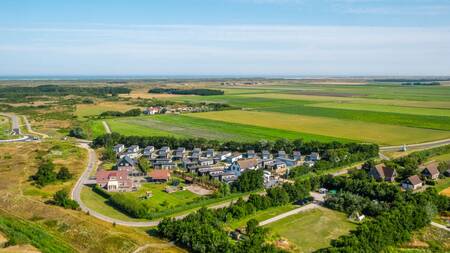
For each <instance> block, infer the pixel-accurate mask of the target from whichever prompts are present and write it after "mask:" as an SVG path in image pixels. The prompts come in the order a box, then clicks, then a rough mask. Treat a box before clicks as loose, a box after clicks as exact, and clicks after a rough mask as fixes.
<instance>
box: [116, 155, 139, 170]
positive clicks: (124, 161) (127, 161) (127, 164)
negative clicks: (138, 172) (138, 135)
mask: <svg viewBox="0 0 450 253" xmlns="http://www.w3.org/2000/svg"><path fill="white" fill-rule="evenodd" d="M135 165H136V162H135V161H134V160H133V159H132V158H131V157H129V156H127V155H126V156H124V157H122V158H121V159H120V160H119V161H118V162H117V170H119V171H128V172H132V171H134V170H135Z"/></svg>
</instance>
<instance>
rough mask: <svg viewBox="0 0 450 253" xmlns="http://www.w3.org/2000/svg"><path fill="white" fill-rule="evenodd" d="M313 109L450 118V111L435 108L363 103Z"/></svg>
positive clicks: (328, 105) (325, 105)
mask: <svg viewBox="0 0 450 253" xmlns="http://www.w3.org/2000/svg"><path fill="white" fill-rule="evenodd" d="M311 106H313V107H321V108H333V109H345V110H357V111H371V112H392V113H401V114H411V115H429V116H442V117H450V109H434V108H417V107H405V106H392V105H374V104H362V103H342V102H340V103H317V104H313V105H311Z"/></svg>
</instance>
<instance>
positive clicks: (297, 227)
mask: <svg viewBox="0 0 450 253" xmlns="http://www.w3.org/2000/svg"><path fill="white" fill-rule="evenodd" d="M266 227H268V228H270V229H271V231H272V233H274V234H277V235H279V236H281V237H283V238H287V239H288V240H289V241H290V242H291V243H293V244H294V245H296V246H297V248H298V251H299V252H313V251H315V250H317V249H320V248H325V247H328V246H329V244H330V241H331V240H332V239H336V238H338V237H339V236H341V235H345V234H348V233H349V231H350V230H353V229H354V228H355V227H356V225H355V224H353V223H350V222H349V221H348V220H347V216H346V215H345V214H343V213H339V212H336V211H333V210H330V209H326V208H318V209H314V210H311V211H307V212H304V213H299V214H296V215H292V216H289V217H287V218H284V219H282V220H279V221H277V222H274V223H271V224H268V225H267V226H266Z"/></svg>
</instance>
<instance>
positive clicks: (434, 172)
mask: <svg viewBox="0 0 450 253" xmlns="http://www.w3.org/2000/svg"><path fill="white" fill-rule="evenodd" d="M438 166H439V163H437V162H433V163H430V164H427V165H425V166H422V167H421V168H423V170H422V175H423V176H424V177H426V178H429V179H432V180H436V179H438V178H439V174H440V172H439V170H438Z"/></svg>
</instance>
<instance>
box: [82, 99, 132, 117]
mask: <svg viewBox="0 0 450 253" xmlns="http://www.w3.org/2000/svg"><path fill="white" fill-rule="evenodd" d="M134 108H137V107H136V106H133V105H129V104H126V103H124V102H111V101H105V102H99V103H96V104H80V105H77V108H76V111H75V115H76V116H78V117H80V118H82V117H87V116H94V115H99V114H100V113H102V112H106V111H119V112H125V111H128V110H130V109H134Z"/></svg>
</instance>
